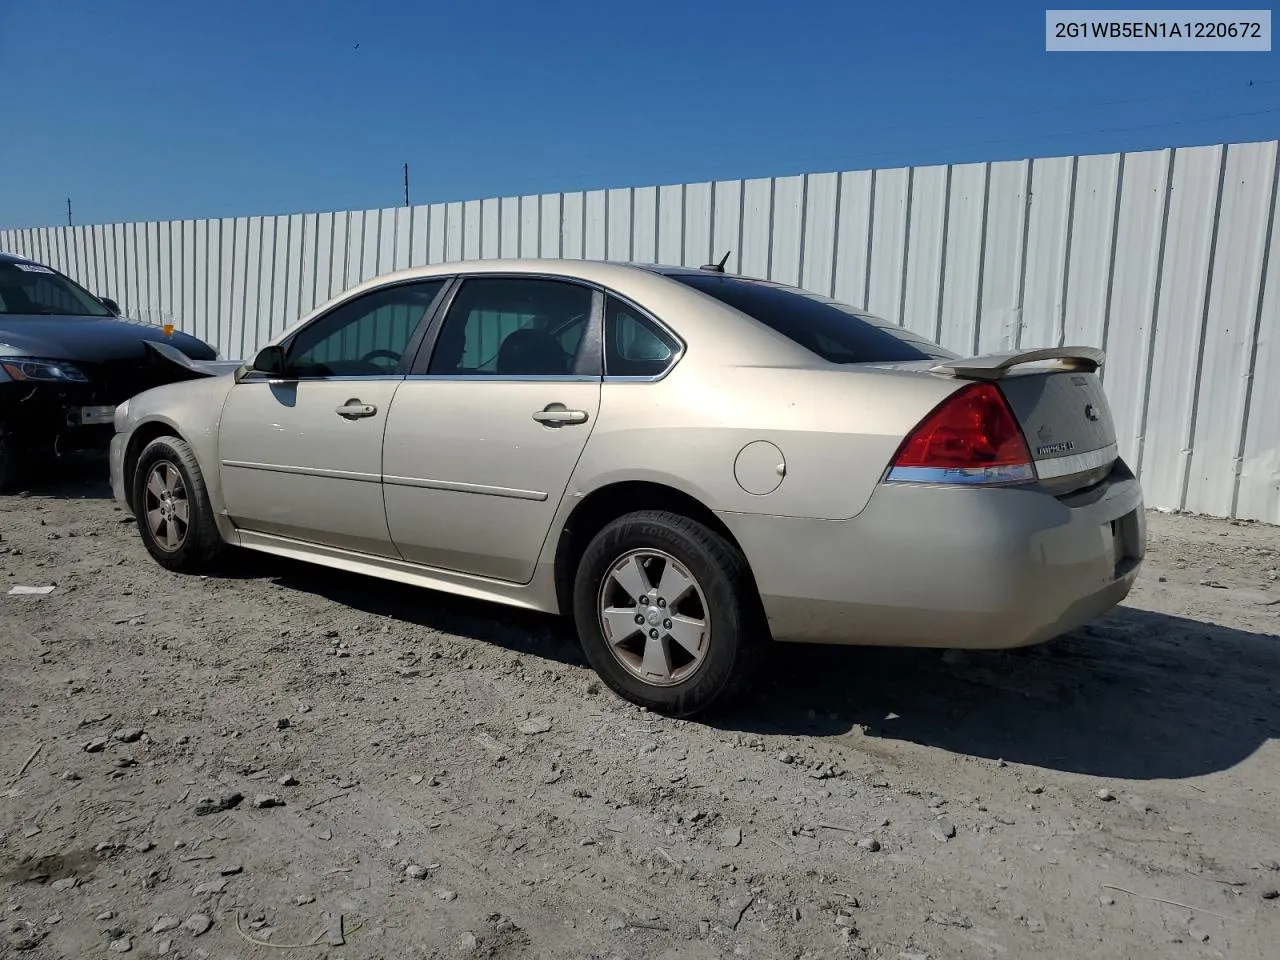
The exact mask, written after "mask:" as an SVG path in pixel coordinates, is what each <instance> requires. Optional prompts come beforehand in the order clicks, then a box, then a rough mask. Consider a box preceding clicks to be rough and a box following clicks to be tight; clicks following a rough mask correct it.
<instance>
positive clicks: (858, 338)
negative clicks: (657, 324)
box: [671, 274, 955, 363]
mask: <svg viewBox="0 0 1280 960" xmlns="http://www.w3.org/2000/svg"><path fill="white" fill-rule="evenodd" d="M671 279H672V280H676V281H678V282H680V283H683V284H684V285H685V286H689V287H693V288H694V289H695V290H700V291H702V292H703V293H705V294H708V295H709V296H712V297H715V298H716V299H717V300H719V301H720V302H721V303H724V304H727V305H728V306H730V307H733V308H734V309H735V310H741V311H742V312H743V313H745V314H746V315H747V316H749V317H751V318H753V319H755V320H758V321H760V322H761V323H763V324H764V325H765V326H767V327H769V328H771V329H772V330H775V331H777V332H778V333H780V334H782V335H783V336H785V337H787V338H788V339H790V340H794V341H795V342H796V343H798V344H800V346H802V347H805V348H806V349H808V350H811V351H813V352H814V353H816V354H817V355H818V356H820V357H822V359H824V360H828V361H830V362H831V363H903V362H906V361H911V360H949V359H952V358H954V357H955V354H953V353H951V352H950V351H948V350H946V349H944V348H943V347H940V346H938V345H937V344H936V343H934V342H933V341H932V340H927V339H925V338H924V337H922V336H920V335H919V334H916V333H912V332H911V331H910V330H907V329H906V328H904V327H899V326H896V325H894V324H890V323H887V322H885V321H883V320H877V319H876V318H874V317H868V316H864V315H862V314H860V313H858V312H857V311H856V310H855V309H854V308H853V307H851V306H849V305H848V304H844V303H841V302H840V301H838V300H832V299H831V298H830V297H823V296H820V295H819V294H816V293H810V292H809V291H807V290H801V289H799V288H797V287H784V286H782V285H781V284H776V283H768V282H766V281H763V280H747V279H745V278H743V277H730V276H724V275H721V274H707V275H705V276H703V275H701V274H672V275H671Z"/></svg>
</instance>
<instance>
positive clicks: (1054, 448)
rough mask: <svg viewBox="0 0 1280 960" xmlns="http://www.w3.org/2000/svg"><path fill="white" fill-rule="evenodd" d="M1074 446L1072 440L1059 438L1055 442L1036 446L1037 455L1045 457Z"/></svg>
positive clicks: (1072, 448) (1074, 443)
mask: <svg viewBox="0 0 1280 960" xmlns="http://www.w3.org/2000/svg"><path fill="white" fill-rule="evenodd" d="M1075 448H1076V442H1075V441H1074V440H1059V441H1058V442H1057V443H1046V444H1045V445H1044V446H1042V447H1036V456H1037V457H1047V456H1049V455H1050V454H1054V453H1067V452H1068V451H1070V450H1074V449H1075Z"/></svg>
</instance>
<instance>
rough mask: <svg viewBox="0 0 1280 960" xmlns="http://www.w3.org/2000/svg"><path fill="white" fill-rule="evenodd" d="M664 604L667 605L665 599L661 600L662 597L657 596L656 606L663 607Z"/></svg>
mask: <svg viewBox="0 0 1280 960" xmlns="http://www.w3.org/2000/svg"><path fill="white" fill-rule="evenodd" d="M666 605H667V601H665V600H663V599H662V597H659V598H658V606H660V607H665V606H666Z"/></svg>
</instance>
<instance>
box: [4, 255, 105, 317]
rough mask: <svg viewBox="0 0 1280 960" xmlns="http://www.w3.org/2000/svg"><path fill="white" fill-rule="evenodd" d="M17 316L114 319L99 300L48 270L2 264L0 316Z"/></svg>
mask: <svg viewBox="0 0 1280 960" xmlns="http://www.w3.org/2000/svg"><path fill="white" fill-rule="evenodd" d="M14 313H26V314H31V313H35V314H45V315H47V316H61V317H65V316H74V317H86V316H87V317H109V316H111V311H110V310H108V309H107V308H106V307H104V306H103V305H102V303H101V302H100V301H99V300H98V299H97V298H96V297H94V296H92V295H91V294H90V293H89V292H88V291H86V290H83V289H81V288H80V287H78V286H76V285H75V284H74V283H72V282H71V281H70V280H68V279H67V278H66V277H64V276H62V275H60V274H58V273H55V272H54V271H53V270H50V269H49V268H48V267H42V266H40V265H39V264H37V263H13V262H11V261H0V315H3V314H14Z"/></svg>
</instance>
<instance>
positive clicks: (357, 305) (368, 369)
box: [289, 280, 445, 377]
mask: <svg viewBox="0 0 1280 960" xmlns="http://www.w3.org/2000/svg"><path fill="white" fill-rule="evenodd" d="M444 284H445V281H444V280H424V281H421V282H419V283H406V284H401V285H399V286H395V287H388V288H386V289H383V290H375V291H374V292H373V293H366V294H365V295H364V296H362V297H357V298H356V299H354V300H349V301H348V302H346V303H344V304H342V305H341V306H339V307H336V308H335V309H334V310H332V311H331V312H329V313H327V314H325V315H324V316H323V317H321V318H320V319H318V320H316V321H315V322H314V323H312V324H311V325H310V326H308V327H306V328H305V329H303V330H302V331H301V332H299V333H298V335H297V336H295V337H294V339H293V342H292V343H291V344H290V346H289V374H290V376H294V377H376V376H386V375H387V374H390V373H394V372H395V370H396V367H397V366H399V364H400V359H401V357H402V356H403V355H404V352H405V350H406V349H407V348H408V346H409V340H410V338H411V337H412V336H413V332H414V330H415V329H417V326H418V324H419V323H420V322H421V321H422V318H423V315H424V314H426V312H427V310H428V309H430V307H431V304H432V302H433V301H434V300H435V298H436V295H437V294H439V292H440V291H441V289H442V288H443V287H444Z"/></svg>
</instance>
